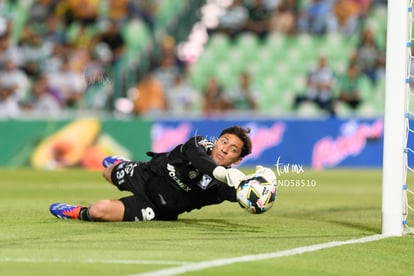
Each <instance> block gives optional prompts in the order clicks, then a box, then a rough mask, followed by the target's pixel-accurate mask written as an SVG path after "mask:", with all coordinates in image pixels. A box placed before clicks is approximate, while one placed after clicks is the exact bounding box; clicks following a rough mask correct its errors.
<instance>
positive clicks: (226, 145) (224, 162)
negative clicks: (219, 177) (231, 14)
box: [211, 133, 243, 167]
mask: <svg viewBox="0 0 414 276" xmlns="http://www.w3.org/2000/svg"><path fill="white" fill-rule="evenodd" d="M242 148H243V141H242V140H240V138H239V137H237V136H236V135H234V134H229V133H226V134H223V135H222V136H221V137H219V138H218V139H217V141H216V143H215V144H214V147H213V150H212V152H211V157H212V158H213V160H214V161H216V163H217V165H220V166H224V167H226V166H229V165H231V164H233V163H236V162H238V161H240V160H241V158H240V153H241V150H242Z"/></svg>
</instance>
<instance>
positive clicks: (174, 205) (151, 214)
mask: <svg viewBox="0 0 414 276" xmlns="http://www.w3.org/2000/svg"><path fill="white" fill-rule="evenodd" d="M249 133H250V130H249V129H245V128H242V127H240V126H232V127H229V128H226V129H224V130H222V132H221V133H220V135H219V137H218V138H217V139H216V140H215V141H211V140H208V139H207V138H206V137H203V136H193V137H191V138H190V139H189V140H188V141H186V142H185V143H183V144H179V145H177V146H176V147H175V148H174V149H173V150H171V151H170V152H164V153H154V152H148V153H147V154H148V155H149V156H150V157H151V159H150V160H149V161H130V160H126V159H124V158H121V157H116V156H110V157H107V158H105V159H104V160H103V166H104V169H103V176H104V178H105V179H106V180H107V181H108V182H109V183H111V184H113V185H114V186H115V187H117V188H118V189H119V190H120V191H129V192H131V193H132V194H131V195H129V196H125V197H122V198H120V199H115V200H109V199H104V200H98V201H96V202H94V203H92V204H90V205H89V206H80V205H70V204H66V203H54V204H52V205H50V212H51V213H52V214H53V215H54V216H56V217H58V218H61V219H80V220H84V221H148V220H177V219H178V216H179V215H180V214H182V213H184V212H190V211H191V210H194V209H201V208H202V207H204V206H208V205H213V204H220V203H222V202H224V201H230V202H237V198H236V189H237V187H238V186H239V184H240V182H241V181H242V180H243V179H244V178H245V177H246V176H245V175H244V174H243V173H242V172H241V171H240V170H238V169H236V168H232V165H236V164H238V163H239V162H240V161H242V159H243V158H244V157H245V156H247V155H249V154H250V153H251V151H252V143H251V140H250V137H249ZM256 174H257V175H260V176H262V177H263V178H264V179H266V181H268V182H272V183H274V182H275V181H276V177H275V174H274V173H273V172H272V170H271V169H269V168H265V167H262V166H257V167H256Z"/></svg>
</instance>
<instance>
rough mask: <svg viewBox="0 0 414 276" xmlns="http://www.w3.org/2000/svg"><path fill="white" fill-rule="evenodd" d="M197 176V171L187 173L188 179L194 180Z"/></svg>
mask: <svg viewBox="0 0 414 276" xmlns="http://www.w3.org/2000/svg"><path fill="white" fill-rule="evenodd" d="M197 176H198V171H189V172H188V178H190V179H196V178H197Z"/></svg>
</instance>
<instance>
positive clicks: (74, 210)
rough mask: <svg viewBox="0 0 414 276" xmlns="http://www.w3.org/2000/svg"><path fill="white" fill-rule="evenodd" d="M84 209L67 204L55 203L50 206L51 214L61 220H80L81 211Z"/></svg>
mask: <svg viewBox="0 0 414 276" xmlns="http://www.w3.org/2000/svg"><path fill="white" fill-rule="evenodd" d="M82 208H83V207H82V206H79V205H69V204H66V203H53V204H52V205H50V208H49V210H50V212H51V213H52V215H54V216H55V217H57V218H60V219H79V216H80V211H81V209H82Z"/></svg>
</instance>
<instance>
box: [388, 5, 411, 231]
mask: <svg viewBox="0 0 414 276" xmlns="http://www.w3.org/2000/svg"><path fill="white" fill-rule="evenodd" d="M403 15H404V16H403ZM409 24H411V4H410V1H409V0H406V1H400V0H398V1H388V10H387V41H386V45H387V49H386V74H385V111H384V151H383V177H382V234H384V235H391V236H401V235H403V232H404V215H403V213H404V199H403V198H404V192H403V187H405V185H406V183H405V181H406V174H407V164H406V162H407V160H406V158H407V157H406V153H405V148H406V144H407V141H406V140H407V135H406V132H407V121H408V119H407V115H406V114H407V111H408V110H407V106H408V104H407V101H408V100H409V99H408V96H407V89H409V84H408V82H407V81H406V80H407V78H408V76H409V71H408V70H409V67H408V66H409V58H410V51H409V47H410V45H411V41H410V40H411V35H409V30H410V28H409Z"/></svg>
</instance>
